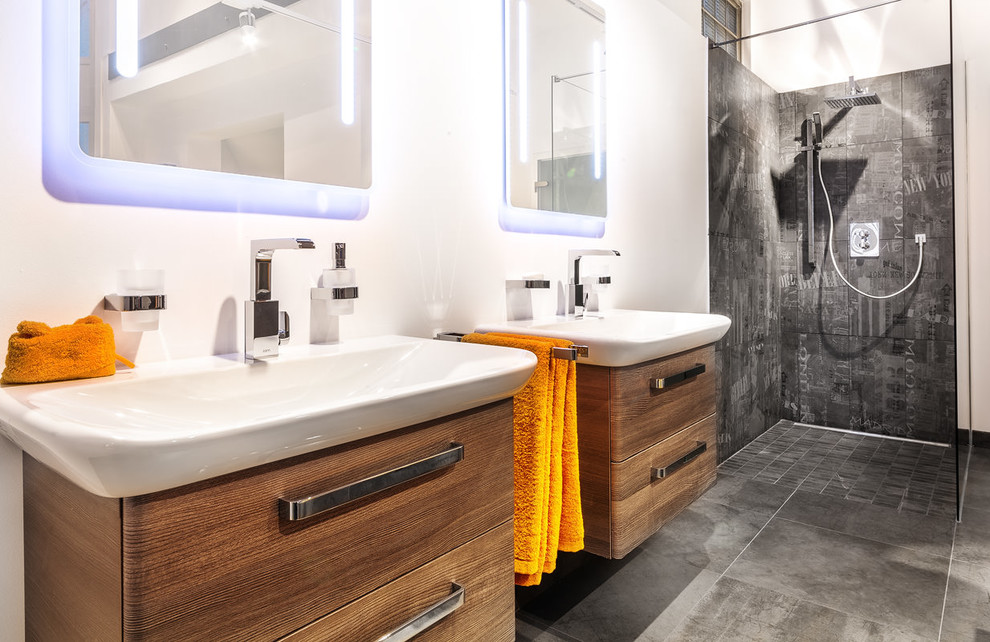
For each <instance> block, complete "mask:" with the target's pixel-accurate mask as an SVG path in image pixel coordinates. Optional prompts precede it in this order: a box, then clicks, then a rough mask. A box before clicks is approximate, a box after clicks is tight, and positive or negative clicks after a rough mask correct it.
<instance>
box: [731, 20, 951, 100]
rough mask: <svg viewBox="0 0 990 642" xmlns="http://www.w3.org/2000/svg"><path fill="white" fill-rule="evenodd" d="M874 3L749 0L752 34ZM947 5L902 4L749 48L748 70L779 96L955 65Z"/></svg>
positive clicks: (766, 38)
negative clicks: (851, 78) (853, 79)
mask: <svg viewBox="0 0 990 642" xmlns="http://www.w3.org/2000/svg"><path fill="white" fill-rule="evenodd" d="M873 4H876V2H875V0H751V1H750V2H749V3H748V5H749V21H750V22H749V27H750V33H760V32H762V31H767V30H770V29H776V28H778V27H783V26H787V25H792V24H797V23H800V22H805V21H807V20H812V19H814V18H822V17H825V16H830V15H834V14H837V13H842V12H844V11H849V10H851V9H856V8H861V7H868V6H870V5H873ZM948 7H949V4H948V0H901V2H898V3H896V4H892V5H887V6H885V7H880V8H877V9H870V10H869V11H862V12H859V13H854V14H850V15H848V16H843V17H841V18H835V19H833V20H828V21H824V22H819V23H816V24H813V25H808V26H805V27H799V28H797V29H791V30H789V31H783V32H780V33H776V34H772V35H767V36H762V37H760V38H754V39H753V40H750V41H749V42H748V47H749V54H750V68H751V69H752V70H753V72H755V73H756V74H757V75H758V76H759V77H760V78H762V79H763V80H764V81H766V82H767V84H769V85H770V86H771V87H773V88H774V89H775V90H777V91H778V92H786V91H793V90H795V89H805V88H808V87H820V86H822V85H829V84H832V83H838V82H845V81H846V79H847V78H848V77H849V76H850V75H854V76H856V77H857V78H870V77H873V76H879V75H883V74H890V73H894V72H900V71H907V70H909V69H920V68H922V67H931V66H934V65H944V64H947V63H948V62H949V9H948Z"/></svg>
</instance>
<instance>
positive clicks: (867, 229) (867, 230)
mask: <svg viewBox="0 0 990 642" xmlns="http://www.w3.org/2000/svg"><path fill="white" fill-rule="evenodd" d="M849 256H850V257H851V258H863V257H873V256H880V224H879V223H876V222H874V223H852V224H851V225H850V226H849Z"/></svg>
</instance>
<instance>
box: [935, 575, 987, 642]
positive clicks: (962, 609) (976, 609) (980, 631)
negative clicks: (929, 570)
mask: <svg viewBox="0 0 990 642" xmlns="http://www.w3.org/2000/svg"><path fill="white" fill-rule="evenodd" d="M941 640H943V641H945V642H974V641H980V642H984V641H990V566H979V565H976V564H969V563H967V562H959V561H954V562H952V569H951V571H950V572H949V588H948V591H947V592H946V595H945V615H944V618H943V620H942V637H941Z"/></svg>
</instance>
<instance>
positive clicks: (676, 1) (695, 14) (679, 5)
mask: <svg viewBox="0 0 990 642" xmlns="http://www.w3.org/2000/svg"><path fill="white" fill-rule="evenodd" d="M750 1H752V0H750ZM660 2H661V3H662V4H663V5H664V6H665V7H667V8H668V9H670V11H671V13H673V14H674V15H675V16H677V17H678V18H680V19H681V20H683V21H684V22H686V23H688V25H690V26H691V28H692V29H694V31H695V33H701V2H699V1H698V0H660Z"/></svg>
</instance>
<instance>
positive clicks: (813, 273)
mask: <svg viewBox="0 0 990 642" xmlns="http://www.w3.org/2000/svg"><path fill="white" fill-rule="evenodd" d="M710 82H711V84H710V121H709V125H710V137H709V138H710V148H709V154H710V163H711V170H710V177H711V194H710V196H711V200H710V202H711V205H710V207H711V210H710V247H711V272H712V289H711V302H712V311H713V312H719V313H722V314H727V315H729V316H730V317H731V318H732V319H733V326H732V329H731V330H730V333H729V335H728V336H727V337H726V338H725V339H724V340H723V344H722V346H721V350H720V352H721V357H722V360H721V367H722V371H723V377H724V381H726V385H725V386H724V387H723V397H722V399H721V406H720V410H721V416H722V418H723V421H724V426H723V429H722V431H721V432H720V434H722V435H723V443H722V444H721V446H722V448H720V451H719V454H720V457H721V458H722V459H723V460H725V459H727V458H728V457H730V456H731V455H732V454H733V453H735V452H736V451H737V450H739V448H741V447H742V446H743V445H745V444H746V443H749V442H750V441H752V440H753V439H754V438H755V437H756V436H757V435H758V434H760V433H762V432H763V431H764V430H766V429H767V428H769V427H770V426H771V425H773V424H775V423H776V422H777V421H778V420H779V419H785V420H789V421H793V422H799V423H803V424H810V425H817V426H826V427H830V428H838V429H843V430H851V431H856V432H864V433H873V434H879V435H889V436H896V437H904V438H910V439H915V440H921V441H927V442H935V443H939V444H951V443H953V440H954V438H955V430H956V386H955V367H956V352H955V334H954V331H955V283H954V275H953V265H954V260H955V256H954V252H953V201H952V199H953V193H952V188H953V180H952V136H951V134H952V109H951V107H952V106H951V99H950V96H951V91H950V83H951V68H950V66H949V65H938V66H932V67H925V68H921V69H911V70H907V71H903V72H898V73H891V74H886V75H882V76H877V77H872V78H862V79H855V80H850V79H847V78H843V79H837V81H836V82H835V83H834V84H828V85H822V86H817V87H810V88H805V89H799V90H794V91H788V92H776V91H775V90H774V89H772V88H771V87H770V86H769V85H768V84H767V83H765V82H764V81H763V80H761V79H760V78H759V77H758V76H756V75H755V74H754V73H752V72H751V71H749V70H748V69H747V68H745V67H744V66H743V65H741V64H740V63H739V62H737V61H736V60H734V59H733V58H731V57H730V56H729V55H728V54H726V53H725V52H723V51H721V50H713V51H712V52H711V56H710ZM851 83H854V84H855V85H860V87H855V88H853V89H850V84H851ZM866 86H868V87H869V90H868V94H869V98H868V99H865V98H864V99H861V100H859V101H857V100H856V96H855V95H856V93H857V90H858V91H859V92H861V93H862V94H863V95H864V96H865V95H866V94H867V90H866V89H863V87H866ZM833 105H835V106H833ZM816 121H817V122H816ZM819 123H820V125H819ZM809 211H810V217H809ZM918 235H921V238H922V239H924V240H925V242H924V243H919V242H916V236H918ZM854 242H858V243H859V245H854ZM863 245H866V246H867V247H866V249H867V250H872V251H871V252H869V255H864V254H863V253H862V250H863V247H862V246H863ZM922 251H923V252H924V256H923V260H922V257H921V252H922ZM847 282H848V283H847ZM905 288H906V289H905ZM902 289H904V291H903V292H902V293H900V294H899V295H897V296H894V297H888V298H880V297H884V296H887V295H889V294H892V293H896V292H898V291H899V290H902ZM871 295H873V296H871Z"/></svg>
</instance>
